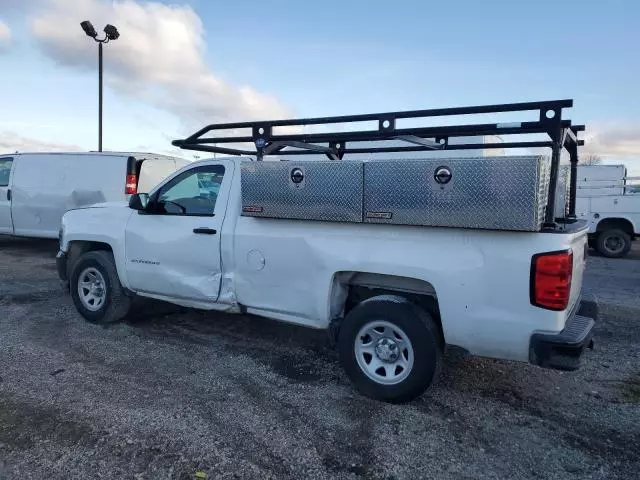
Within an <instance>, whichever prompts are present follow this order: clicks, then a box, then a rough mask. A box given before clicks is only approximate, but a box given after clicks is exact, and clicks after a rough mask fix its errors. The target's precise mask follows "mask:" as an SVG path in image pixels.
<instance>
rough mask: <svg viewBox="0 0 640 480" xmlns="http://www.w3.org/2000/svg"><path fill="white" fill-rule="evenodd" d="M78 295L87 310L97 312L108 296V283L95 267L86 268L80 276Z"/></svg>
mask: <svg viewBox="0 0 640 480" xmlns="http://www.w3.org/2000/svg"><path fill="white" fill-rule="evenodd" d="M78 297H79V298H80V301H81V302H82V305H83V306H84V308H86V309H87V310H90V311H92V312H97V311H98V310H100V308H101V307H102V306H103V305H104V302H105V300H106V298H107V284H106V282H105V280H104V277H103V276H102V273H100V271H99V270H98V269H97V268H95V267H88V268H85V269H84V270H83V271H82V272H81V273H80V275H79V276H78Z"/></svg>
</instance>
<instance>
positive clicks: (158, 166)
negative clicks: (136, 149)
mask: <svg viewBox="0 0 640 480" xmlns="http://www.w3.org/2000/svg"><path fill="white" fill-rule="evenodd" d="M131 158H133V157H131ZM131 158H130V159H129V162H134V164H133V165H131V164H130V166H129V168H130V169H129V173H130V174H131V173H132V172H135V175H136V179H135V181H136V182H137V186H136V191H135V192H134V191H133V190H132V189H131V190H129V189H127V191H126V193H127V194H130V193H149V192H150V191H151V190H153V188H154V187H155V186H156V185H158V184H159V183H160V182H162V180H164V179H165V178H167V177H168V176H169V175H171V174H173V173H174V172H175V171H176V170H180V169H181V168H182V167H184V166H185V165H188V164H189V163H191V162H190V161H188V160H183V159H181V158H172V157H160V156H157V157H156V156H149V157H136V158H133V160H131ZM132 167H133V168H132ZM130 180H133V179H128V180H127V185H129V183H130Z"/></svg>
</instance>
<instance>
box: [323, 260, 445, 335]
mask: <svg viewBox="0 0 640 480" xmlns="http://www.w3.org/2000/svg"><path fill="white" fill-rule="evenodd" d="M379 295H400V296H402V297H404V298H406V299H407V300H409V301H410V302H412V303H414V304H415V305H418V306H420V307H422V308H423V309H424V310H425V311H426V312H427V313H429V314H430V315H431V316H432V317H433V319H434V320H435V322H436V324H437V325H438V331H439V333H440V341H441V342H442V344H443V345H444V344H445V338H444V330H443V328H442V319H441V317H440V306H439V304H438V296H437V294H436V290H435V288H434V287H433V285H432V284H431V283H429V282H426V281H424V280H418V279H415V278H409V277H401V276H396V275H383V274H371V273H364V272H340V273H338V274H336V275H335V277H334V283H333V288H332V294H331V306H330V307H331V318H341V317H344V316H346V315H347V314H348V313H349V312H350V311H351V310H352V309H353V308H354V307H355V306H356V305H358V304H359V303H360V302H362V301H364V300H367V299H368V298H371V297H377V296H379ZM336 333H337V331H336Z"/></svg>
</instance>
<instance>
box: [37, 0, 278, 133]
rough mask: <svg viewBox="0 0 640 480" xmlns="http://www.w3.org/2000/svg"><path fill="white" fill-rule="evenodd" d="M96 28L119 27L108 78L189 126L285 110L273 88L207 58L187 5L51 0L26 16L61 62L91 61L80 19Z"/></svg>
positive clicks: (80, 64)
mask: <svg viewBox="0 0 640 480" xmlns="http://www.w3.org/2000/svg"><path fill="white" fill-rule="evenodd" d="M85 19H90V20H91V21H92V22H93V23H94V26H95V28H96V30H98V31H99V32H100V31H101V29H102V28H103V26H104V25H105V24H107V23H111V24H113V25H116V26H117V28H118V30H119V31H120V33H121V36H120V38H119V39H118V40H117V41H114V42H111V43H109V45H107V46H106V48H105V78H106V80H107V81H108V83H109V85H110V86H111V87H112V88H113V89H115V90H116V91H118V92H120V93H121V94H123V95H128V96H132V97H135V98H137V99H140V100H142V101H144V102H147V103H150V104H152V105H154V106H156V107H158V108H161V109H163V110H166V111H169V112H171V113H173V114H175V115H177V116H178V117H179V118H180V119H181V120H182V121H183V123H185V124H186V125H189V126H190V127H193V126H194V125H201V124H202V123H203V122H215V121H228V120H255V119H268V118H282V117H284V116H287V115H289V111H288V110H287V109H286V108H285V107H284V106H283V105H282V104H281V103H280V102H279V101H278V100H277V99H276V98H275V97H273V96H271V95H268V94H265V93H261V92H258V91H257V90H255V89H254V88H253V87H251V86H248V85H232V84H230V83H228V82H226V81H225V80H223V79H222V78H220V77H219V76H218V75H216V74H215V72H214V71H212V70H211V68H210V67H209V66H208V65H207V63H206V61H205V57H204V54H205V32H204V27H203V25H202V21H201V20H200V17H198V15H197V14H196V13H195V12H194V11H193V10H192V9H191V7H189V6H184V5H164V4H161V3H155V2H148V3H138V2H136V1H134V0H119V1H109V2H107V1H103V0H49V1H48V2H46V4H45V5H43V7H42V9H39V10H38V11H36V12H34V14H33V15H32V17H31V22H30V23H31V31H32V33H33V35H34V36H35V38H36V40H37V42H38V45H39V47H40V49H41V51H43V52H44V53H45V54H46V55H48V56H49V57H50V58H52V59H53V60H54V61H56V62H57V63H58V64H60V65H63V66H67V67H71V68H77V69H93V68H95V63H96V48H95V45H93V42H91V41H89V39H88V38H87V37H86V36H85V35H84V33H83V32H82V30H81V28H80V25H79V23H80V21H82V20H85Z"/></svg>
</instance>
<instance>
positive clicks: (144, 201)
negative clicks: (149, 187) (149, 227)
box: [129, 193, 149, 211]
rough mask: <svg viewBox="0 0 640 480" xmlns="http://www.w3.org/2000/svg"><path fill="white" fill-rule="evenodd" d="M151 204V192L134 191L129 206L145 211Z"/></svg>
mask: <svg viewBox="0 0 640 480" xmlns="http://www.w3.org/2000/svg"><path fill="white" fill-rule="evenodd" d="M148 205H149V194H148V193H134V194H133V195H131V197H130V198H129V208H132V209H133V210H138V211H144V210H146V209H147V206H148Z"/></svg>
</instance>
